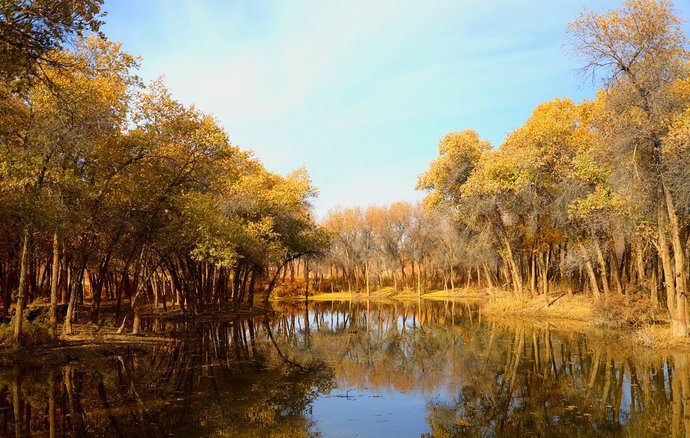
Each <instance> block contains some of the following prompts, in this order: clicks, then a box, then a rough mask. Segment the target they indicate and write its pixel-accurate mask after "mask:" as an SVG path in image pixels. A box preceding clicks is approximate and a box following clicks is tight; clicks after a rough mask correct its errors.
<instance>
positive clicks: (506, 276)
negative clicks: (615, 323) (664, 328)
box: [320, 0, 690, 337]
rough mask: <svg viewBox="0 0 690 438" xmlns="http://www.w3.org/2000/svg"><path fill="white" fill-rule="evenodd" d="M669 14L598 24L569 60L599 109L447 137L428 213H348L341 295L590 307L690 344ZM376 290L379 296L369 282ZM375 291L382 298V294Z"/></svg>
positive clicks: (676, 37) (629, 11) (685, 116)
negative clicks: (652, 313)
mask: <svg viewBox="0 0 690 438" xmlns="http://www.w3.org/2000/svg"><path fill="white" fill-rule="evenodd" d="M682 23H683V19H682V18H681V17H680V16H678V15H677V14H676V13H675V12H674V9H673V5H672V4H671V3H670V2H668V1H647V0H628V1H626V2H625V3H623V5H622V6H621V8H620V9H618V10H614V11H611V12H605V13H594V12H589V11H584V12H583V13H582V14H581V15H580V16H579V17H578V18H577V19H576V20H574V21H573V22H572V23H571V24H570V26H569V27H568V29H567V41H566V45H565V46H566V49H567V50H568V51H569V53H571V54H572V56H575V57H576V58H577V59H578V60H579V62H580V65H581V66H582V68H581V73H582V75H583V78H584V80H586V81H594V83H596V84H598V86H599V88H598V91H597V93H596V98H595V99H593V100H585V101H583V102H580V103H577V102H573V101H572V100H570V99H568V98H565V97H563V98H556V99H554V100H552V101H549V102H545V103H542V104H540V105H538V106H537V107H536V108H535V109H534V110H533V112H532V114H531V115H530V117H529V118H528V119H527V121H526V122H525V123H524V125H522V126H520V127H519V128H517V129H516V130H514V131H513V132H511V133H510V134H509V135H508V136H507V137H506V138H505V140H504V141H503V142H502V143H501V144H500V145H498V146H494V145H491V144H490V143H489V142H488V141H486V140H483V139H482V138H481V137H480V135H479V134H478V133H477V132H476V131H475V130H472V129H467V130H463V131H458V132H451V133H449V134H447V135H446V136H445V137H443V139H441V141H440V143H439V155H438V157H437V158H436V159H435V160H434V161H433V162H431V163H430V165H429V168H428V169H427V170H426V171H425V172H423V173H422V174H421V175H420V176H419V179H418V182H417V189H419V190H423V191H425V192H426V197H425V199H424V202H423V203H421V204H410V203H394V204H391V205H389V206H384V207H368V208H365V209H362V208H341V209H336V210H333V211H331V213H330V215H329V216H328V217H327V218H326V219H325V221H324V226H325V227H326V229H328V230H329V231H330V232H331V233H332V235H333V236H334V238H333V245H332V246H331V248H330V251H329V252H328V254H327V257H326V258H325V259H323V262H322V263H323V265H322V267H321V268H320V269H321V270H322V272H324V273H326V274H325V275H328V276H335V277H336V278H337V279H338V281H339V284H340V288H346V289H351V288H353V287H354V288H355V289H360V290H367V291H369V290H370V288H373V287H376V288H381V287H391V286H392V287H393V288H394V289H396V290H402V289H403V288H408V289H411V290H413V291H416V292H419V291H425V290H431V289H443V290H449V289H450V290H455V289H456V288H457V287H458V286H462V287H469V286H472V287H475V288H476V287H479V288H485V290H487V291H491V290H494V289H499V290H500V289H505V290H508V291H510V293H512V294H514V295H515V297H517V298H519V299H520V298H535V297H538V296H541V297H543V298H544V300H545V303H546V305H547V306H548V305H549V303H550V298H549V294H552V297H553V294H556V293H567V294H570V295H573V294H584V295H587V296H590V297H591V299H592V300H596V301H598V302H599V301H607V300H618V301H621V299H622V301H623V302H624V303H627V304H626V305H631V306H636V307H637V308H644V309H646V308H652V309H659V310H662V311H664V312H666V313H667V315H668V317H669V318H670V321H671V332H672V334H673V335H674V336H677V337H685V336H687V335H688V304H687V293H688V257H689V256H690V233H689V231H690V52H689V51H688V40H687V38H686V37H685V35H684V34H683V32H682V29H681V26H682ZM370 283H371V284H370ZM372 284H373V286H372Z"/></svg>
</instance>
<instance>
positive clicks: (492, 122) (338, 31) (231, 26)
mask: <svg viewBox="0 0 690 438" xmlns="http://www.w3.org/2000/svg"><path fill="white" fill-rule="evenodd" d="M682 3H683V2H677V4H678V6H680V5H681V4H682ZM586 4H587V5H588V7H589V8H590V9H591V10H594V11H604V10H609V9H613V8H615V7H617V6H618V5H619V2H616V1H608V0H601V1H590V2H586V1H581V0H558V1H553V0H453V1H450V0H448V1H446V0H433V1H432V0H427V1H423V0H419V1H408V0H378V1H375V0H348V1H330V0H106V2H105V4H104V10H105V11H107V16H106V17H105V22H106V24H105V26H104V27H103V28H102V31H103V32H104V33H105V34H106V35H107V36H108V38H109V39H111V40H114V41H119V42H122V43H123V48H124V50H125V51H127V52H129V53H131V54H134V55H138V56H141V58H142V66H141V68H140V71H139V75H140V76H141V77H142V78H143V79H144V80H146V81H150V80H154V79H156V78H158V77H159V76H164V83H165V84H166V85H167V87H168V88H169V89H170V90H171V92H172V94H173V96H174V97H175V98H177V99H178V100H180V101H181V102H183V103H185V104H190V105H191V104H194V105H196V106H197V108H199V109H201V110H202V111H204V112H206V113H210V114H213V115H214V116H215V117H216V118H217V119H218V120H219V122H220V124H221V125H222V126H223V127H224V129H225V130H226V132H227V133H228V136H229V138H230V140H231V141H232V143H233V144H235V145H237V146H239V147H240V148H242V149H245V150H246V149H251V150H252V151H254V154H255V155H256V157H258V158H259V159H260V160H261V161H262V162H263V163H264V165H265V166H266V168H267V169H269V170H271V171H273V172H278V173H281V174H286V173H288V172H290V171H292V170H295V169H297V168H299V167H305V168H306V169H307V170H308V172H309V174H310V176H311V178H312V181H313V183H314V184H315V185H316V186H317V187H318V191H319V196H318V198H317V199H315V200H314V201H313V205H314V208H315V211H316V213H317V216H319V217H323V216H324V215H325V214H326V212H327V211H328V210H329V209H331V208H334V207H335V206H336V205H342V206H354V205H360V206H365V205H369V204H378V205H381V204H389V203H391V202H395V201H399V200H406V201H414V200H418V199H421V198H422V197H423V193H420V192H418V191H415V184H416V181H417V176H418V175H419V174H420V173H422V172H424V171H425V170H426V169H427V167H428V165H429V162H430V161H431V160H433V159H434V158H435V157H436V156H437V155H438V142H439V140H440V139H441V138H442V137H443V136H444V135H445V134H446V133H448V132H451V131H460V130H463V129H468V128H472V129H475V130H477V131H478V132H479V134H480V136H482V137H483V138H486V139H488V140H490V141H491V142H492V144H493V145H494V146H498V145H500V143H501V142H502V141H503V139H504V138H505V136H506V135H507V134H508V133H509V132H511V131H512V130H514V129H516V128H518V127H519V126H520V125H522V124H523V123H524V122H525V121H526V120H527V118H528V117H529V115H530V113H531V111H532V110H533V109H534V107H535V106H536V105H538V104H539V103H541V102H545V101H548V100H551V99H554V98H556V97H564V96H567V97H569V98H571V99H573V100H575V101H580V100H582V99H583V98H591V97H593V95H594V92H595V88H594V86H593V84H592V83H591V81H587V80H586V79H585V78H583V77H582V76H581V75H580V74H579V73H578V67H579V64H578V59H577V57H576V56H575V55H574V54H573V53H570V52H569V51H568V50H567V48H566V47H564V42H565V40H566V33H565V30H566V28H567V25H568V23H569V22H571V21H572V20H574V19H575V18H576V17H577V16H578V15H579V13H580V12H581V11H582V10H583V7H584V6H585V5H586ZM686 9H690V8H687V7H686ZM677 10H679V12H680V13H681V15H683V16H684V17H688V14H687V13H686V11H683V10H682V9H681V8H677ZM685 28H686V33H689V32H687V24H686V26H685Z"/></svg>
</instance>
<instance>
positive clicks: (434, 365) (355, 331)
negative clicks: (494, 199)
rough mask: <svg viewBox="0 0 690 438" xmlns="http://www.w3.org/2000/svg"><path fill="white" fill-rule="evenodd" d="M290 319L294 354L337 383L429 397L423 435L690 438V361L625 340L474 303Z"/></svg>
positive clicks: (334, 308) (338, 308)
mask: <svg viewBox="0 0 690 438" xmlns="http://www.w3.org/2000/svg"><path fill="white" fill-rule="evenodd" d="M302 307H304V306H303V305H302ZM282 312H283V316H282V318H283V320H282V321H281V322H278V323H277V324H278V325H279V326H280V327H284V328H285V329H284V330H283V331H282V333H284V336H285V343H286V345H289V346H290V347H291V348H292V350H290V351H292V352H295V353H294V354H296V355H298V356H299V355H300V354H302V353H301V352H302V350H303V349H304V344H309V348H308V351H309V354H311V355H312V356H318V357H324V358H327V360H328V361H329V363H330V364H331V365H332V366H333V367H334V371H335V375H336V380H337V382H338V386H339V387H341V388H351V387H354V388H359V389H360V390H367V391H369V393H372V394H377V393H384V394H385V393H391V392H399V393H405V394H410V393H412V394H415V395H417V396H418V397H423V398H425V399H426V401H427V402H426V424H425V425H418V430H419V432H417V433H416V435H417V436H419V435H420V434H422V435H425V436H434V437H449V436H468V435H470V436H523V435H535V436H582V435H587V436H612V435H621V436H690V386H689V385H690V374H689V370H690V365H689V364H690V361H689V358H688V354H687V353H674V352H661V353H656V354H654V353H652V352H650V351H644V350H637V351H634V350H633V349H632V345H630V344H629V343H628V342H626V341H625V338H624V337H623V336H622V334H621V333H619V334H617V333H611V332H603V333H596V332H592V333H587V334H584V333H578V332H577V331H568V330H563V329H558V330H557V329H554V328H552V327H551V326H550V325H549V324H538V325H535V324H533V323H527V322H524V321H523V322H520V321H510V322H509V321H496V320H489V319H484V320H482V318H481V315H480V313H479V312H478V309H477V307H476V306H473V305H471V304H468V303H452V302H445V303H444V302H425V301H417V302H412V303H384V304H381V303H378V304H374V303H366V302H363V303H351V302H350V303H313V304H312V305H311V306H310V308H309V314H308V315H307V314H306V313H305V312H306V308H302V309H299V310H298V309H296V308H292V309H288V308H283V309H282ZM299 315H302V317H301V318H300V317H299ZM305 321H309V323H308V324H306V323H305ZM295 327H297V328H298V329H295ZM300 328H301V329H300ZM305 337H306V338H307V339H305ZM317 404H318V402H317ZM425 429H426V430H425Z"/></svg>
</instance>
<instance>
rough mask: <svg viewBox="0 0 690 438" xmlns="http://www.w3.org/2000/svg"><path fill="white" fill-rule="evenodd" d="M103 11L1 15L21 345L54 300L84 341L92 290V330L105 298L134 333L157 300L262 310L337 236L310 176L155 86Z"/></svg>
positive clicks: (0, 224)
mask: <svg viewBox="0 0 690 438" xmlns="http://www.w3.org/2000/svg"><path fill="white" fill-rule="evenodd" d="M101 5H102V0H59V1H52V0H51V1H32V2H25V1H10V2H2V6H1V7H0V18H1V21H0V70H1V71H0V76H1V79H2V81H1V82H0V241H1V243H0V292H1V293H0V294H1V297H0V298H1V299H2V301H3V306H2V307H3V315H4V317H5V319H7V318H8V316H9V310H10V308H12V309H13V310H14V316H13V317H12V326H13V327H14V331H13V333H12V338H13V342H14V344H15V345H20V344H21V341H22V336H23V325H25V324H26V318H27V314H26V311H25V309H26V308H27V306H28V305H29V304H31V303H38V304H41V303H44V304H48V303H49V304H50V305H49V306H48V307H49V312H48V313H49V314H50V317H49V324H48V330H49V331H50V332H51V333H52V336H53V337H55V336H57V329H58V326H57V320H58V316H59V315H58V313H59V312H60V309H61V306H60V305H64V304H67V306H66V317H65V323H64V333H65V334H69V333H71V332H72V330H73V327H72V323H73V321H74V320H75V317H76V313H77V312H78V309H79V306H80V305H82V304H83V303H84V298H85V295H86V296H88V301H90V303H89V304H90V306H89V307H90V312H89V317H88V318H89V319H90V321H91V322H93V323H94V324H98V323H99V321H101V319H100V313H99V309H100V304H101V302H102V300H104V299H105V300H108V301H109V302H111V303H115V320H116V322H117V324H118V326H119V327H120V332H122V331H124V330H128V329H130V328H131V332H132V333H134V334H136V333H137V332H138V331H139V329H140V325H141V317H140V316H141V312H140V310H141V308H142V306H144V305H145V304H151V303H155V304H156V305H157V306H158V305H162V307H163V308H164V309H165V308H167V306H177V309H179V310H180V311H181V312H182V314H184V315H194V314H195V313H196V312H197V311H198V310H199V309H202V308H203V307H204V306H207V305H211V304H227V305H230V306H232V307H234V308H237V307H239V306H242V305H245V306H252V305H253V304H254V293H255V289H256V285H257V283H258V280H259V278H261V279H264V280H265V279H266V278H267V277H268V275H269V273H268V271H267V269H268V267H269V266H271V267H273V271H274V272H272V282H271V279H270V278H269V279H268V283H269V285H270V286H267V287H272V285H273V284H275V281H276V278H277V275H278V272H276V271H280V269H281V268H282V266H284V265H285V264H286V263H287V262H288V261H290V260H292V259H294V258H298V257H300V256H302V255H305V254H311V253H315V252H317V251H318V250H320V249H321V248H322V247H323V246H324V242H325V241H326V235H325V233H324V232H323V231H322V230H321V228H320V227H319V226H318V225H317V224H316V223H315V220H314V217H313V214H312V212H311V210H310V200H311V199H312V198H313V197H314V196H315V195H316V191H315V188H314V186H313V184H312V183H311V181H310V179H309V176H308V174H307V173H306V171H305V170H304V169H297V170H295V171H294V172H292V173H290V174H288V175H285V176H282V175H278V174H275V173H272V172H270V171H268V170H267V169H266V168H264V166H263V165H262V164H261V162H259V161H258V160H257V159H256V158H254V157H253V156H252V153H251V152H249V151H243V150H240V149H239V148H238V147H237V146H235V145H233V144H232V143H231V142H230V140H229V138H228V135H227V134H226V132H224V131H223V129H222V128H221V127H220V126H219V124H218V122H217V121H216V120H215V119H214V118H213V117H212V116H211V115H208V114H205V113H204V112H202V111H201V110H199V109H197V108H195V107H189V106H185V105H183V104H181V103H180V102H178V101H176V100H175V99H174V98H173V97H172V96H171V94H170V92H169V91H168V90H167V89H166V88H165V86H164V85H163V83H162V81H160V80H158V81H154V82H153V83H150V84H144V83H142V81H141V80H140V78H138V77H137V75H136V70H137V67H138V65H139V63H140V60H139V59H138V58H136V57H134V56H132V55H130V54H128V53H125V52H123V51H122V50H121V45H120V44H116V43H113V42H110V41H108V40H107V39H106V38H105V37H104V36H103V35H102V34H100V33H99V28H100V26H101V25H102V18H103V14H102V12H101V9H100V8H101ZM269 294H270V289H269V291H268V292H265V293H264V295H265V296H266V299H267V298H268V296H269ZM125 302H126V303H127V305H126V306H125ZM82 319H83V318H82Z"/></svg>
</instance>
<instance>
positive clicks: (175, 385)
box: [0, 320, 332, 437]
mask: <svg viewBox="0 0 690 438" xmlns="http://www.w3.org/2000/svg"><path fill="white" fill-rule="evenodd" d="M168 326H169V328H170V329H171V330H172V329H173V328H174V329H175V330H179V329H180V328H179V326H178V325H175V324H168ZM262 326H263V324H257V323H256V322H255V321H252V320H236V321H229V322H208V323H204V324H195V325H188V326H187V330H186V331H185V332H184V336H180V339H179V340H178V341H176V342H171V343H170V344H169V345H163V346H157V347H155V348H153V349H150V350H149V351H133V352H132V353H131V354H128V355H120V356H113V357H111V358H108V359H104V360H89V361H87V362H83V363H75V364H71V365H68V366H65V367H64V368H63V369H61V370H35V369H33V370H13V371H7V372H3V373H0V388H2V391H1V392H0V412H2V415H0V431H1V433H2V436H12V435H15V436H25V435H30V434H33V435H41V436H85V435H92V436H128V437H129V436H208V435H211V434H213V433H217V432H219V431H223V433H225V434H228V435H230V436H286V437H287V436H289V437H292V436H307V435H309V434H310V431H312V430H313V428H314V425H313V424H312V422H311V420H310V418H309V406H310V404H311V402H312V401H313V400H314V398H315V397H316V396H317V395H318V394H320V393H323V392H325V391H328V390H329V388H330V385H331V382H332V380H331V377H332V375H331V373H330V369H329V368H328V367H326V366H325V365H324V363H323V362H318V361H310V362H305V363H304V364H302V365H300V366H299V367H297V366H291V365H289V364H286V363H285V362H284V361H283V360H282V359H281V358H280V357H279V356H278V355H277V354H276V353H275V350H274V349H273V348H272V347H271V346H269V345H268V344H266V343H264V342H259V341H257V338H258V337H259V336H258V335H257V331H259V330H260V328H261V327H262Z"/></svg>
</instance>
